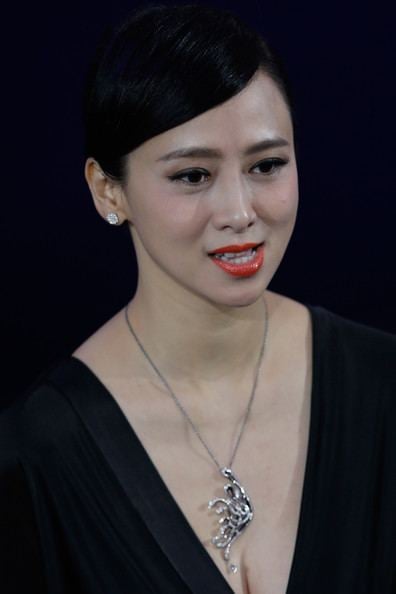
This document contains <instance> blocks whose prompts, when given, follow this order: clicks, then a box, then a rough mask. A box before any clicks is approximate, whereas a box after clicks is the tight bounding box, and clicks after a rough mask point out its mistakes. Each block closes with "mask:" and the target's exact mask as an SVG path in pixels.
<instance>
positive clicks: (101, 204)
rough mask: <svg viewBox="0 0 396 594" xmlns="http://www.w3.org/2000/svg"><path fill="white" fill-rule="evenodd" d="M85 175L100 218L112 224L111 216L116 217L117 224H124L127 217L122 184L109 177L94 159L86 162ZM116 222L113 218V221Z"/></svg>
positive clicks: (90, 158)
mask: <svg viewBox="0 0 396 594" xmlns="http://www.w3.org/2000/svg"><path fill="white" fill-rule="evenodd" d="M84 173H85V179H86V181H87V184H88V186H89V189H90V191H91V195H92V198H93V201H94V205H95V208H96V210H97V211H98V213H99V214H100V216H101V217H102V218H103V219H105V220H107V221H108V222H110V221H109V218H108V217H109V214H111V215H116V216H117V220H118V223H117V224H121V223H123V222H124V221H125V220H126V218H127V217H126V215H125V212H124V204H123V190H122V187H121V184H120V183H118V182H116V181H115V180H113V179H111V178H110V177H108V176H107V175H106V174H105V173H104V172H103V170H102V168H101V166H100V165H99V163H98V162H97V161H95V159H93V158H92V157H89V158H88V159H87V160H86V163H85V168H84ZM114 220H115V219H114V216H113V217H112V221H114ZM112 224H114V222H113V223H112Z"/></svg>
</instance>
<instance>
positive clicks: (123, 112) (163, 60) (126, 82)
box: [84, 4, 291, 182]
mask: <svg viewBox="0 0 396 594" xmlns="http://www.w3.org/2000/svg"><path fill="white" fill-rule="evenodd" d="M259 68H261V69H262V70H263V71H264V72H265V73H267V74H268V75H269V76H270V77H271V78H272V79H273V80H274V81H275V83H276V84H277V86H278V88H279V90H280V91H281V93H282V96H283V98H284V100H285V102H286V104H287V105H288V107H289V109H290V110H291V99H290V91H289V88H288V84H287V81H286V78H285V74H284V71H283V68H282V65H281V63H280V62H279V59H278V58H276V57H275V56H274V54H273V52H272V51H271V50H270V49H269V48H268V45H267V44H266V43H265V41H264V40H263V39H262V38H261V37H260V35H259V34H258V33H256V32H254V31H252V30H251V29H250V28H249V27H248V26H247V25H246V24H244V23H243V22H242V21H241V20H240V19H239V18H238V17H236V16H235V15H234V14H232V13H231V12H229V11H227V10H223V9H219V8H213V7H209V6H203V5H190V4H186V5H178V6H169V5H168V6H164V5H158V4H156V5H150V6H148V7H145V8H140V9H138V10H135V11H134V12H133V13H132V14H131V15H130V17H129V18H128V19H127V20H126V21H125V22H124V23H123V24H122V25H121V26H119V27H118V28H116V29H115V30H114V31H112V32H111V33H110V34H108V35H107V36H106V38H105V39H104V41H103V42H102V44H101V46H100V47H99V49H98V51H97V54H96V57H95V60H94V62H93V63H92V65H91V68H90V70H89V72H88V77H87V83H86V90H85V96H84V120H85V128H86V156H87V157H88V156H89V157H93V158H94V159H95V160H96V161H97V162H98V163H99V164H100V166H101V168H102V169H103V171H104V173H106V175H108V176H109V177H111V178H113V179H114V180H118V181H120V182H122V181H124V179H125V160H126V156H127V155H128V153H130V152H131V151H132V150H133V149H135V148H137V147H138V146H139V145H141V144H142V143H143V142H145V141H146V140H148V139H150V138H152V137H153V136H156V135H157V134H160V133H162V132H165V131H166V130H169V129H170V128H173V127H175V126H178V125H180V124H182V123H184V122H186V121H188V120H190V119H192V118H194V117H196V116H198V115H199V114H201V113H203V112H205V111H207V110H209V109H211V108H213V107H215V106H217V105H219V104H221V103H223V102H224V101H226V100H227V99H230V98H231V97H233V96H234V95H236V94H237V93H239V92H240V91H241V90H242V89H243V88H244V87H245V86H246V85H247V84H248V82H249V81H250V79H251V78H252V77H253V75H254V74H255V73H256V71H257V70H258V69H259Z"/></svg>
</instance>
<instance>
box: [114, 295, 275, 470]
mask: <svg viewBox="0 0 396 594" xmlns="http://www.w3.org/2000/svg"><path fill="white" fill-rule="evenodd" d="M263 301H264V311H265V314H264V333H263V340H262V342H261V347H260V352H259V356H258V359H257V363H256V367H255V372H254V379H253V386H252V390H251V392H250V396H249V400H248V404H247V407H246V412H245V414H244V417H243V421H242V425H241V428H240V430H239V434H238V438H237V440H236V442H235V445H234V448H233V451H232V454H231V458H230V462H229V464H228V468H232V465H233V463H234V460H235V456H236V454H237V451H238V448H239V444H240V442H241V439H242V435H243V433H244V430H245V427H246V424H247V421H248V419H249V416H250V411H251V408H252V404H253V400H254V397H255V394H256V388H257V383H258V376H259V371H260V367H261V362H262V360H263V356H264V351H265V345H266V342H267V335H268V308H267V303H266V301H265V299H263ZM128 305H129V304H128ZM128 305H127V306H126V307H125V310H124V311H125V320H126V323H127V326H128V328H129V330H130V332H131V334H132V335H133V337H134V339H135V340H136V343H137V345H138V346H139V348H140V350H141V351H142V353H143V355H144V356H145V358H146V359H147V361H148V362H149V364H150V366H151V367H152V368H153V369H154V371H155V373H156V374H157V375H158V377H159V378H160V380H161V381H162V383H163V384H164V386H165V387H166V389H167V390H168V392H169V394H170V396H171V397H172V399H173V401H174V403H175V404H176V406H177V407H178V409H179V410H180V412H181V413H182V415H183V416H184V418H185V419H186V421H187V422H188V424H189V425H190V427H191V429H192V430H193V431H194V433H195V435H196V436H197V437H198V439H199V441H200V442H201V444H202V445H203V447H204V448H205V450H206V451H207V452H208V454H209V456H210V458H211V459H212V460H213V462H214V463H215V465H216V466H217V468H218V469H219V471H220V472H222V471H223V468H224V466H222V465H221V464H220V463H219V461H218V460H217V458H216V456H215V455H214V454H213V452H212V451H211V449H210V448H209V446H208V445H207V443H206V442H205V440H204V439H203V437H202V435H201V433H200V431H199V429H198V428H197V426H196V425H195V423H194V422H193V421H192V419H191V417H190V415H189V414H188V412H187V411H186V409H185V408H184V406H183V405H182V403H181V402H180V400H179V399H178V398H177V396H176V394H175V393H174V391H173V390H172V388H171V386H170V385H169V383H168V382H167V380H166V379H165V377H164V376H163V375H162V373H161V372H160V370H159V369H158V367H157V366H156V364H155V363H154V361H153V360H152V359H151V357H150V356H149V354H148V353H147V351H146V349H145V348H144V346H143V344H142V343H141V341H140V339H139V338H138V336H137V335H136V332H135V330H134V329H133V327H132V324H131V322H130V320H129V316H128Z"/></svg>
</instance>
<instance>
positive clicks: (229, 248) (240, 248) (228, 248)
mask: <svg viewBox="0 0 396 594" xmlns="http://www.w3.org/2000/svg"><path fill="white" fill-rule="evenodd" d="M261 244H262V242H261V243H243V244H241V245H237V244H234V245H225V246H223V247H219V248H217V249H216V250H213V251H211V252H209V255H210V256H211V255H212V254H226V253H229V254H237V253H238V252H245V251H246V250H250V249H251V248H256V247H258V246H260V245H261Z"/></svg>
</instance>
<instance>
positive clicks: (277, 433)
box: [73, 72, 311, 594]
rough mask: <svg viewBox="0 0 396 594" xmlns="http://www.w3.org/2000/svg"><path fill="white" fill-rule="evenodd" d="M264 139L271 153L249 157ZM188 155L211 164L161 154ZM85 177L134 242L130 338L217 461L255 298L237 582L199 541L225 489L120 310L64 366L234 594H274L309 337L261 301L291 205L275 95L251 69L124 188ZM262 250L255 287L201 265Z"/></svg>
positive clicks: (295, 503) (244, 361) (302, 417)
mask: <svg viewBox="0 0 396 594" xmlns="http://www.w3.org/2000/svg"><path fill="white" fill-rule="evenodd" d="M230 124H232V125H230ZM274 139H278V141H279V139H282V146H271V147H268V146H267V148H263V147H262V148H261V150H260V151H258V152H255V153H254V154H253V153H252V154H247V153H246V151H247V149H248V147H251V146H252V145H254V144H256V143H257V142H259V141H262V140H267V141H268V140H271V141H273V140H274ZM191 146H199V147H204V148H205V149H206V150H207V149H211V150H216V152H217V153H218V155H217V157H216V158H213V157H211V158H209V157H208V156H207V155H206V156H203V155H202V154H201V156H195V157H192V156H190V157H188V158H180V157H179V158H178V159H172V160H170V159H168V160H163V159H162V157H164V156H165V155H168V154H169V153H170V152H173V151H176V150H180V149H184V148H186V147H191ZM281 163H282V164H281ZM192 169H194V170H195V173H192V174H191V175H190V176H188V175H186V170H188V171H190V173H191V170H192ZM197 171H198V173H197ZM199 172H201V173H199ZM85 173H86V178H87V181H88V184H89V186H90V189H91V192H92V196H93V199H94V202H95V206H96V208H97V210H98V212H99V214H100V215H101V216H102V217H103V218H105V217H106V215H107V214H108V213H109V212H117V214H118V216H119V218H120V220H121V221H125V220H126V221H127V222H128V225H129V228H130V231H131V235H132V238H133V241H134V245H135V249H136V254H137V260H138V266H139V281H138V287H137V291H136V294H135V296H134V298H133V300H132V301H131V303H130V305H129V318H130V320H131V322H132V324H133V326H134V328H135V331H136V332H137V334H138V336H139V338H140V340H141V341H142V343H143V344H144V346H145V348H146V349H147V351H148V352H149V354H150V356H151V357H152V359H153V360H154V361H155V363H156V365H157V366H158V368H159V369H160V370H161V372H162V373H163V375H164V376H165V377H166V378H167V380H168V382H169V383H170V385H171V386H172V388H173V389H174V391H175V393H176V394H177V395H178V397H179V398H180V400H181V401H182V402H183V405H184V406H185V407H186V408H187V409H188V412H189V414H190V416H191V417H192V418H193V420H194V422H195V424H196V425H197V426H198V427H199V429H200V431H201V432H202V434H204V436H205V441H206V442H207V443H208V444H210V447H211V448H212V449H213V451H214V452H215V453H216V456H217V458H218V459H219V460H221V461H222V463H223V462H225V461H227V460H229V456H230V449H231V445H230V444H233V443H235V435H236V429H237V428H238V426H239V423H240V420H241V418H242V416H243V414H244V412H245V410H246V402H247V399H248V396H249V394H250V391H251V388H252V374H253V368H254V366H255V363H256V361H257V353H258V351H259V348H260V345H261V341H262V338H263V326H264V309H263V296H264V295H265V300H266V303H267V305H268V313H269V330H268V336H267V345H266V349H265V356H264V359H263V363H262V366H261V368H260V373H259V378H258V384H257V392H256V397H255V401H254V407H253V409H252V414H251V417H250V418H249V422H248V425H247V427H246V431H245V433H244V436H243V440H242V442H241V447H240V448H239V450H238V455H237V458H236V461H235V466H234V471H235V472H236V474H237V476H239V478H240V479H241V481H242V483H244V484H245V485H246V486H247V487H248V492H249V495H250V496H251V498H252V501H253V502H259V505H257V506H256V508H255V509H256V511H255V520H254V522H253V523H252V526H251V527H249V529H248V530H249V538H245V537H242V538H241V539H240V540H238V541H237V542H236V543H235V545H233V558H234V560H235V561H236V562H237V563H238V564H239V565H240V568H241V571H240V572H239V573H238V574H237V576H236V577H231V578H230V576H229V574H227V572H226V570H225V564H224V561H223V560H222V558H221V555H220V553H219V552H218V551H217V550H214V547H213V546H212V545H211V543H210V539H209V538H208V535H210V534H212V533H213V527H214V524H213V517H212V516H211V515H210V514H208V513H207V510H206V505H205V502H206V501H207V500H208V497H209V496H213V495H215V494H216V495H218V496H221V494H222V487H223V484H224V481H223V480H222V479H221V477H220V475H219V473H218V471H217V469H216V468H215V467H214V465H213V462H212V460H210V458H209V456H208V455H207V453H206V452H205V451H204V450H203V447H202V445H201V444H200V443H199V442H198V440H197V438H196V436H195V435H194V434H193V432H192V430H191V429H189V428H188V426H187V425H186V423H185V421H183V419H182V418H181V415H180V414H179V412H178V411H176V409H175V404H174V402H173V401H172V399H171V398H169V394H167V390H166V389H165V388H164V386H163V385H162V383H161V382H160V380H159V379H158V378H157V377H156V375H155V373H153V370H152V369H151V367H150V366H149V364H148V363H147V361H146V360H145V359H144V357H143V355H142V353H141V352H140V350H139V348H138V347H137V345H136V344H135V342H134V341H133V340H132V337H131V335H130V332H129V331H128V328H127V326H126V323H125V319H124V311H123V310H121V311H120V312H119V313H117V314H116V315H115V316H114V317H113V318H111V319H110V320H109V321H108V322H107V323H106V324H105V325H104V326H102V327H101V328H100V329H99V330H98V331H97V332H96V333H95V334H94V335H93V336H91V337H90V338H89V339H88V340H87V341H86V342H85V343H83V344H82V345H81V346H80V347H79V348H78V349H77V350H76V351H75V352H74V353H73V355H74V356H76V357H79V358H80V359H81V360H83V361H84V363H85V364H86V365H88V366H89V367H90V368H91V370H93V372H94V373H95V374H96V375H97V376H98V377H99V379H100V380H101V381H102V383H103V384H104V385H105V386H106V387H107V389H108V390H109V391H110V393H111V394H112V395H113V397H114V398H115V399H116V401H117V402H118V404H119V406H120V407H121V409H122V411H123V412H124V414H125V417H126V418H127V419H128V421H129V422H130V424H131V425H132V426H133V428H134V431H135V432H136V433H137V435H138V437H139V439H140V440H141V442H142V443H143V445H144V447H145V449H146V451H147V452H148V454H149V456H150V458H151V460H152V461H153V462H154V464H155V466H156V468H157V469H158V471H159V473H160V475H161V476H162V478H163V480H164V481H165V483H166V485H167V486H168V488H169V490H170V492H171V493H172V495H173V497H174V498H175V500H176V502H177V503H178V505H179V507H180V508H181V510H183V513H184V514H185V516H186V518H187V519H188V522H189V523H190V525H191V527H192V528H193V530H194V531H195V533H196V534H197V536H198V538H199V540H200V541H201V543H202V544H203V546H205V547H206V549H207V551H208V553H209V554H210V555H211V556H212V559H213V560H214V562H215V563H216V564H217V567H218V569H219V571H221V572H222V573H223V576H224V578H225V579H226V580H228V581H229V583H230V585H231V587H232V589H233V591H234V592H235V593H236V594H264V593H265V594H284V593H285V591H286V588H287V583H288V579H289V573H290V567H291V563H292V556H293V550H294V543H295V539H296V533H297V526H298V518H299V509H300V498H301V492H302V484H303V473H304V465H305V460H306V451H307V443H308V426H309V425H308V423H309V402H310V391H311V350H310V349H311V335H310V321H309V315H308V312H307V310H306V308H305V307H303V306H302V305H300V304H298V303H296V302H294V301H292V300H290V299H287V298H285V297H282V296H280V295H276V294H274V293H272V292H271V291H268V290H267V287H268V283H269V282H270V280H271V278H272V276H273V274H274V273H275V271H276V269H277V268H278V266H279V264H280V262H281V260H282V257H283V254H284V252H285V250H286V247H287V245H288V242H289V239H290V236H291V234H292V231H293V227H294V224H295V218H296V212H297V204H298V183H297V168H296V159H295V153H294V143H293V128H292V122H291V118H290V114H289V111H288V108H287V106H286V104H285V102H284V100H283V97H282V95H281V94H280V92H279V90H278V88H277V86H276V85H275V84H274V82H273V81H272V80H271V79H270V78H269V77H268V76H267V75H265V74H263V73H262V72H258V73H257V74H256V75H255V77H254V78H253V79H252V81H251V83H250V84H249V85H248V86H247V87H246V88H245V89H244V90H243V91H242V92H241V93H239V94H238V95H237V96H235V97H233V98H232V99H230V100H229V101H227V102H225V103H223V104H222V105H220V106H217V107H215V108H214V109H212V110H210V111H207V112H205V113H203V114H202V115H200V116H198V117H196V118H194V119H193V120H190V121H188V122H186V123H185V124H183V125H181V126H178V127H176V128H173V129H171V130H169V131H167V132H165V133H163V134H161V135H158V136H156V137H154V138H152V139H150V140H149V141H147V142H146V143H144V144H143V145H141V146H140V147H138V148H137V149H136V150H134V151H133V152H131V153H130V154H129V156H128V167H127V179H126V180H125V183H124V184H122V185H121V184H117V183H115V182H114V181H112V180H110V179H108V178H107V177H106V176H105V175H104V174H103V172H102V171H101V169H100V166H99V165H98V163H96V162H95V160H94V159H88V160H87V163H86V168H85ZM183 173H184V177H181V174H183ZM175 176H178V178H179V179H178V180H177V179H176V178H175ZM180 180H181V181H180ZM262 241H265V261H264V266H263V267H262V268H261V269H260V270H259V272H258V273H257V274H255V275H254V276H252V277H248V278H235V277H232V276H229V275H228V274H227V273H225V272H224V271H223V270H221V269H220V268H218V267H217V266H216V265H215V264H213V262H212V260H211V258H210V257H209V256H208V252H210V251H212V250H213V249H215V248H218V247H221V246H224V245H229V244H243V243H246V242H262ZM175 460H176V461H177V463H176V464H175ZM216 489H217V491H216Z"/></svg>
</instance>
